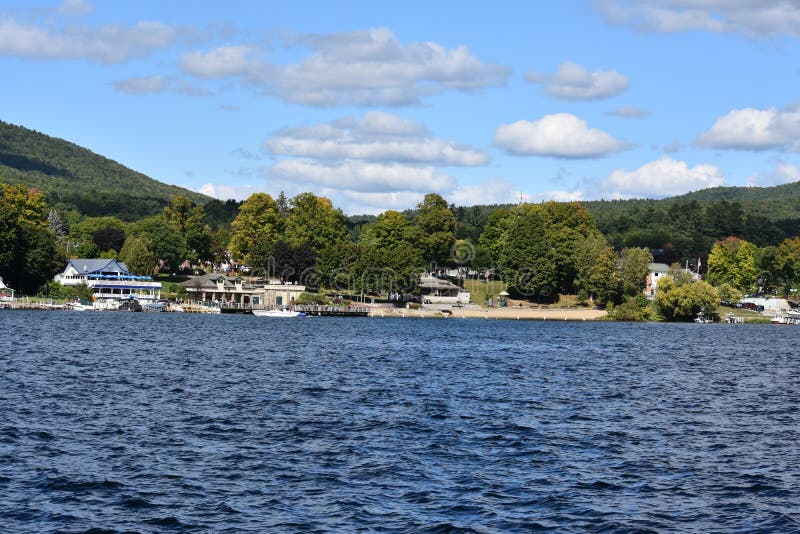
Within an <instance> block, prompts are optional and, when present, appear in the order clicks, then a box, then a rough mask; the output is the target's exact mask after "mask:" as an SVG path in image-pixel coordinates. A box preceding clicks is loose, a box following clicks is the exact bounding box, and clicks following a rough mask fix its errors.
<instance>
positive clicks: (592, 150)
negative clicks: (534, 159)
mask: <svg viewBox="0 0 800 534" xmlns="http://www.w3.org/2000/svg"><path fill="white" fill-rule="evenodd" d="M494 143H495V145H496V146H498V147H500V148H502V149H503V150H505V151H506V152H507V153H509V154H514V155H517V156H551V157H556V158H597V157H601V156H605V155H606V154H609V153H611V152H616V151H618V150H622V149H623V148H625V147H626V146H627V144H626V143H625V142H624V141H620V140H618V139H615V138H614V137H612V136H611V135H609V134H607V133H606V132H604V131H602V130H597V129H595V128H589V125H588V124H587V122H586V121H585V120H583V119H580V118H579V117H576V116H575V115H571V114H569V113H557V114H554V115H545V116H544V117H542V118H541V119H539V120H537V121H533V122H531V121H525V120H522V121H517V122H514V123H511V124H503V125H500V126H499V127H498V128H497V130H496V131H495V136H494Z"/></svg>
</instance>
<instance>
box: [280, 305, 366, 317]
mask: <svg viewBox="0 0 800 534" xmlns="http://www.w3.org/2000/svg"><path fill="white" fill-rule="evenodd" d="M291 309H292V310H294V311H299V312H303V313H305V314H306V315H311V316H314V317H367V315H369V308H367V307H366V306H320V305H312V306H292V308H291Z"/></svg>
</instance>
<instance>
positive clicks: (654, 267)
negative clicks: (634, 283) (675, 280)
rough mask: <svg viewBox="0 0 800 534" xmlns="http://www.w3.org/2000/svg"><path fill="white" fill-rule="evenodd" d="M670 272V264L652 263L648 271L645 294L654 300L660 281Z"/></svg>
mask: <svg viewBox="0 0 800 534" xmlns="http://www.w3.org/2000/svg"><path fill="white" fill-rule="evenodd" d="M668 274H669V265H667V264H666V263H651V264H650V266H649V268H648V271H647V286H646V287H645V290H644V294H645V296H646V297H647V298H648V299H650V300H652V299H653V298H654V297H655V296H656V288H657V287H658V281H659V280H660V279H661V277H663V276H667V275H668Z"/></svg>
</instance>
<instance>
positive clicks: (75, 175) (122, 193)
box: [0, 121, 211, 220]
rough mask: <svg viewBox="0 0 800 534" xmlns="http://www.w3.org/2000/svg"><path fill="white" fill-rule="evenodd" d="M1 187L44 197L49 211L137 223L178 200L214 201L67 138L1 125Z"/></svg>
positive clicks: (7, 124)
mask: <svg viewBox="0 0 800 534" xmlns="http://www.w3.org/2000/svg"><path fill="white" fill-rule="evenodd" d="M0 182H4V183H7V184H16V183H20V184H24V185H26V186H28V187H35V188H36V189H38V190H40V191H42V192H43V193H45V195H46V197H47V201H48V203H49V204H50V205H51V206H55V207H57V208H59V209H74V210H77V211H79V212H81V213H83V214H84V215H89V216H101V215H115V216H117V217H119V218H121V219H124V220H135V219H139V218H142V217H145V216H148V215H153V214H156V213H159V212H160V211H161V210H162V208H163V207H164V206H166V205H167V204H168V203H169V201H170V199H171V198H172V197H174V196H184V197H187V198H189V199H191V200H192V201H194V202H196V203H198V204H206V203H207V202H209V201H210V200H211V198H210V197H207V196H205V195H201V194H200V193H195V192H194V191H190V190H188V189H184V188H182V187H176V186H173V185H167V184H164V183H161V182H158V181H156V180H153V179H152V178H150V177H148V176H145V175H144V174H142V173H139V172H136V171H133V170H131V169H129V168H127V167H125V166H124V165H121V164H119V163H117V162H116V161H113V160H110V159H108V158H105V157H103V156H101V155H99V154H95V153H94V152H92V151H91V150H88V149H86V148H83V147H81V146H78V145H76V144H74V143H71V142H69V141H65V140H64V139H58V138H56V137H50V136H49V135H45V134H43V133H40V132H37V131H35V130H30V129H28V128H25V127H22V126H16V125H13V124H9V123H6V122H3V121H0Z"/></svg>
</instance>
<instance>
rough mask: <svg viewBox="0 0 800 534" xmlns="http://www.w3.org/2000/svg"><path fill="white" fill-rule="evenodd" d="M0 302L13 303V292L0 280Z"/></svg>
mask: <svg viewBox="0 0 800 534" xmlns="http://www.w3.org/2000/svg"><path fill="white" fill-rule="evenodd" d="M0 302H14V290H13V289H11V288H10V287H8V286H7V285H5V284H4V283H3V279H2V278H0Z"/></svg>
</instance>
